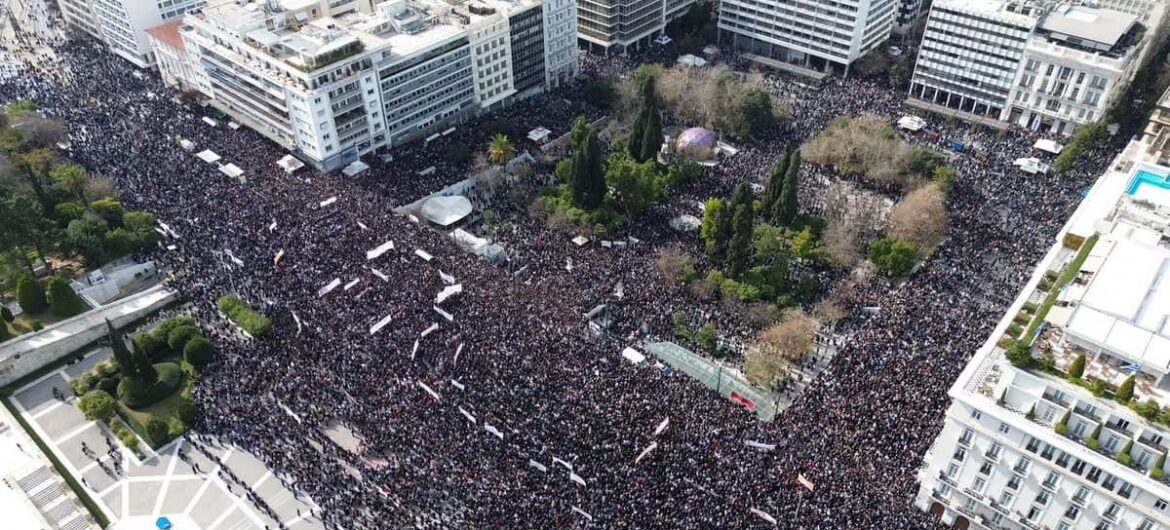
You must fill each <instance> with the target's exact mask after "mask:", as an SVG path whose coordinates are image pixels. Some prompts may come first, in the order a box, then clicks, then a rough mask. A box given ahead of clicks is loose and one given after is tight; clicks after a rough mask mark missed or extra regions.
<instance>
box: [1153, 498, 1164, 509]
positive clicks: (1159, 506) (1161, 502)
mask: <svg viewBox="0 0 1170 530" xmlns="http://www.w3.org/2000/svg"><path fill="white" fill-rule="evenodd" d="M1154 508H1157V509H1159V510H1165V509H1166V501H1164V500H1162V499H1158V500H1156V501H1154Z"/></svg>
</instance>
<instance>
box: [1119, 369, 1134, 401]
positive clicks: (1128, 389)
mask: <svg viewBox="0 0 1170 530" xmlns="http://www.w3.org/2000/svg"><path fill="white" fill-rule="evenodd" d="M1133 386H1134V378H1133V376H1132V375H1131V376H1129V377H1127V378H1125V381H1122V382H1121V385H1119V386H1118V387H1117V394H1116V398H1117V401H1119V402H1121V403H1122V404H1125V403H1129V400H1131V399H1133Z"/></svg>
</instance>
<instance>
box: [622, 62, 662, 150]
mask: <svg viewBox="0 0 1170 530" xmlns="http://www.w3.org/2000/svg"><path fill="white" fill-rule="evenodd" d="M638 88H639V90H640V91H641V95H642V101H641V106H640V107H639V108H638V116H637V117H636V118H634V126H633V127H632V128H631V129H630V139H629V140H628V141H627V142H626V148H627V149H628V150H629V153H630V156H631V157H633V159H634V160H637V161H639V162H642V161H643V159H642V158H641V157H642V151H643V147H642V142H643V141H644V140H645V138H646V127H647V126H648V125H649V124H650V120H651V116H652V115H653V114H654V111H655V107H656V106H657V105H656V104H655V102H654V76H653V75H647V76H646V79H644V80H643V81H642V86H640V87H638ZM658 127H659V131H661V129H662V125H661V123H659V126H658ZM661 136H662V134H661V132H660V133H659V138H661Z"/></svg>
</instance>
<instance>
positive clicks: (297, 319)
mask: <svg viewBox="0 0 1170 530" xmlns="http://www.w3.org/2000/svg"><path fill="white" fill-rule="evenodd" d="M292 316H293V322H296V323H297V335H300V334H301V317H298V316H297V312H296V311H293V312H292Z"/></svg>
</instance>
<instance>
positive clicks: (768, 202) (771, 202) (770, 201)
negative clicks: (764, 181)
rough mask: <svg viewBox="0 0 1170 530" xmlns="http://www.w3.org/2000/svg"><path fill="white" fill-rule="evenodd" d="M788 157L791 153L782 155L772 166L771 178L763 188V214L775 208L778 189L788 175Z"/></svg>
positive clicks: (769, 212)
mask: <svg viewBox="0 0 1170 530" xmlns="http://www.w3.org/2000/svg"><path fill="white" fill-rule="evenodd" d="M790 156H792V153H788V152H786V153H784V156H783V157H781V158H780V162H779V163H777V164H776V165H775V166H772V177H771V178H769V179H768V185H767V186H765V187H764V212H766V213H767V214H768V215H770V214H771V212H772V209H773V208H774V207H775V205H776V200H777V199H778V198H780V188H782V187H783V186H784V176H785V175H787V174H788V158H789V157H790Z"/></svg>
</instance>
